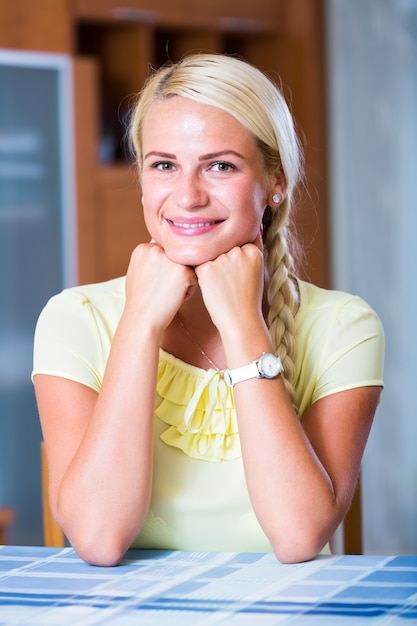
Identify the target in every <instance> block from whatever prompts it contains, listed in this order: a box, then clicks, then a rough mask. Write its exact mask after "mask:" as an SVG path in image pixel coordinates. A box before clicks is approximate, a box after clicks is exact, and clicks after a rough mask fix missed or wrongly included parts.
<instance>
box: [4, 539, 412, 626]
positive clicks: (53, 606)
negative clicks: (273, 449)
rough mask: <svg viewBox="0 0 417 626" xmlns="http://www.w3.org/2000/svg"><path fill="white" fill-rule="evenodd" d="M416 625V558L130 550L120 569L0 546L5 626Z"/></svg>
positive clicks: (70, 554)
mask: <svg viewBox="0 0 417 626" xmlns="http://www.w3.org/2000/svg"><path fill="white" fill-rule="evenodd" d="M286 623H290V624H291V625H293V624H296V625H301V624H302V625H303V626H308V625H310V624H314V625H317V626H318V625H320V626H322V625H324V624H331V625H332V626H341V625H343V626H354V625H356V624H361V625H362V626H363V625H364V624H378V625H382V624H384V625H385V624H390V625H392V624H401V625H402V626H408V625H410V624H414V623H415V624H417V556H415V557H414V556H331V557H318V558H317V559H315V560H313V561H310V562H307V563H302V564H296V565H282V564H281V563H279V562H278V561H277V560H276V558H275V557H274V555H272V554H266V555H265V554H254V553H207V552H171V551H152V550H144V551H142V550H132V551H129V552H128V553H127V554H126V557H125V559H124V560H123V563H122V564H121V565H120V566H118V567H114V568H99V567H93V566H90V565H87V564H86V563H84V562H83V561H81V560H80V559H79V558H78V557H77V556H76V554H75V553H74V551H73V550H72V549H71V548H63V549H62V548H60V549H58V548H43V547H30V546H26V547H25V546H22V547H17V546H3V547H0V625H1V626H4V625H6V624H7V626H12V625H13V626H17V625H21V626H22V625H25V626H27V625H28V624H30V625H31V626H34V625H35V626H36V625H39V626H50V625H55V624H56V625H59V626H65V625H69V624H71V626H73V625H74V624H76V626H87V625H88V626H91V625H95V624H100V626H107V625H117V626H130V625H132V626H133V625H134V626H138V625H139V626H165V625H168V624H169V625H170V626H200V625H207V626H208V625H210V626H211V625H213V624H226V625H227V626H272V625H275V624H279V625H281V624H286Z"/></svg>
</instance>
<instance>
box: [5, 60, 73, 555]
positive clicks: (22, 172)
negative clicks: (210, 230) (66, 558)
mask: <svg viewBox="0 0 417 626" xmlns="http://www.w3.org/2000/svg"><path fill="white" fill-rule="evenodd" d="M70 69H71V68H70V63H69V60H68V59H67V58H66V57H63V56H61V55H39V54H21V53H17V52H10V51H4V50H3V51H1V50H0V506H1V505H7V506H12V507H13V508H14V509H15V511H16V515H17V519H16V524H15V525H14V526H13V527H12V529H11V533H10V535H11V537H10V540H11V541H13V543H39V542H41V540H42V535H41V515H40V511H41V508H40V477H39V441H40V438H41V435H40V429H39V425H38V418H37V412H36V405H35V400H34V393H33V386H32V383H31V381H30V373H31V368H32V345H33V334H34V328H35V323H36V319H37V317H38V315H39V312H40V310H41V308H42V307H43V305H44V304H45V302H46V300H47V298H49V297H50V296H51V295H52V294H53V293H56V292H57V291H59V290H61V289H62V288H63V286H64V285H66V284H70V283H72V282H73V279H74V276H75V264H74V261H73V260H74V258H75V254H74V224H73V215H74V212H73V203H72V197H73V190H72V188H73V185H72V136H71V135H72V133H71V115H70V113H69V111H70V110H71V100H70V98H71V96H70V93H71V92H70V89H69V87H70ZM71 257H72V258H71Z"/></svg>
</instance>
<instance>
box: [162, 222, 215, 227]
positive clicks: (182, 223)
mask: <svg viewBox="0 0 417 626" xmlns="http://www.w3.org/2000/svg"><path fill="white" fill-rule="evenodd" d="M215 223H216V222H199V223H198V224H188V222H172V224H173V225H174V226H178V227H179V228H204V226H211V225H212V224H215Z"/></svg>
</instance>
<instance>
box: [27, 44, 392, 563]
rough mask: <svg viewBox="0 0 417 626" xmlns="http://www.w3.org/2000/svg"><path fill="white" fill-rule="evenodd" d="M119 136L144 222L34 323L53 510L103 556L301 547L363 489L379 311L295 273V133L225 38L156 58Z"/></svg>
mask: <svg viewBox="0 0 417 626" xmlns="http://www.w3.org/2000/svg"><path fill="white" fill-rule="evenodd" d="M130 135H131V139H132V143H133V145H134V149H135V153H136V159H137V165H138V171H139V179H140V185H141V189H142V204H143V210H144V216H145V221H146V225H147V228H148V231H149V233H150V236H151V241H150V243H146V244H141V245H138V246H137V248H136V249H135V250H134V251H133V254H132V257H131V260H130V264H129V267H128V270H127V275H126V277H125V278H119V279H116V280H113V281H109V282H107V283H102V284H96V285H89V286H85V287H79V288H73V289H69V290H66V291H64V292H63V293H62V294H60V295H58V296H55V297H54V298H52V299H51V301H50V302H49V303H48V305H47V306H46V308H45V309H44V311H43V312H42V314H41V316H40V319H39V322H38V326H37V331H36V338H35V363H34V371H33V380H34V384H35V391H36V396H37V402H38V407H39V413H40V419H41V424H42V430H43V435H44V439H45V445H46V448H47V454H48V459H49V466H50V500H51V507H52V510H53V513H54V515H55V517H56V519H57V521H58V523H59V524H60V525H61V526H62V528H63V530H64V532H65V534H66V535H67V537H68V538H69V540H70V542H71V543H72V545H73V547H74V548H75V550H76V551H77V552H78V553H79V555H80V556H81V557H82V558H83V559H85V560H86V561H88V562H90V563H93V564H96V565H114V564H117V563H118V562H119V561H120V559H121V558H122V556H123V554H124V553H125V551H126V550H127V548H129V547H130V546H133V547H145V548H167V549H181V550H225V551H230V550H231V551H245V550H246V551H258V552H260V551H274V552H275V554H276V555H277V557H278V558H279V559H280V560H281V561H282V562H297V561H303V560H306V559H310V558H312V557H314V556H315V555H317V554H318V553H319V552H320V551H322V550H326V549H327V544H328V541H329V539H330V538H331V536H332V534H333V533H334V531H335V530H336V528H337V527H338V525H339V524H340V522H341V521H342V520H343V518H344V516H345V514H346V512H347V510H348V508H349V504H350V502H351V498H352V495H353V492H354V489H355V485H356V481H357V478H358V473H359V469H360V463H361V458H362V455H363V451H364V447H365V444H366V440H367V437H368V434H369V431H370V428H371V424H372V420H373V416H374V413H375V410H376V407H377V404H378V401H379V397H380V392H381V389H382V386H383V382H382V363H383V333H382V329H381V325H380V322H379V320H378V318H377V316H376V314H375V313H374V312H373V311H372V310H371V309H370V308H369V307H368V306H367V305H366V304H365V303H364V302H363V301H362V300H361V299H359V298H357V297H352V296H350V295H348V294H344V293H340V292H334V291H325V290H323V289H319V288H318V287H315V286H313V285H310V284H307V283H305V282H303V281H301V280H299V279H297V278H296V277H295V275H294V264H293V258H292V255H291V251H290V248H289V233H288V230H289V219H290V208H291V202H292V198H293V195H294V191H295V188H296V185H297V183H298V181H299V177H300V151H299V147H298V142H297V137H296V134H295V132H294V126H293V121H292V118H291V115H290V113H289V110H288V108H287V106H286V104H285V101H284V99H283V98H282V96H281V94H280V92H279V91H278V90H277V88H276V87H275V86H274V84H273V83H272V82H271V81H270V80H269V79H268V78H267V77H266V76H265V75H264V74H262V73H261V72H259V71H258V70H257V69H255V68H253V67H251V66H250V65H248V64H247V63H245V62H243V61H240V60H237V59H235V58H229V57H227V56H222V55H195V56H189V57H186V58H185V59H184V60H183V61H181V62H180V63H178V64H175V65H169V66H167V67H164V68H162V69H161V70H159V71H158V72H157V73H156V74H154V75H153V76H152V77H151V78H150V80H149V81H148V83H147V85H146V86H145V88H144V90H143V92H142V94H141V95H140V98H139V100H138V102H137V105H136V107H135V110H134V114H133V116H132V123H131V129H130ZM260 232H262V233H263V240H264V243H263V240H262V238H261V236H260ZM264 353H266V354H267V355H268V356H264Z"/></svg>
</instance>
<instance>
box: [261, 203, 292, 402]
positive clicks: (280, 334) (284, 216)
mask: <svg viewBox="0 0 417 626" xmlns="http://www.w3.org/2000/svg"><path fill="white" fill-rule="evenodd" d="M289 204H290V202H289V199H288V197H287V198H285V200H284V201H283V203H282V204H281V205H280V206H279V207H277V208H276V209H274V210H273V209H271V208H270V207H269V208H268V213H269V215H268V218H267V220H268V221H269V224H267V229H266V231H265V256H266V268H267V272H268V276H269V285H268V291H267V298H268V304H269V313H268V326H269V331H270V334H271V338H272V342H273V344H274V346H275V351H276V353H277V354H278V355H279V357H280V358H281V361H282V364H283V367H284V379H285V385H286V388H287V391H288V393H289V395H290V397H291V398H293V397H294V387H293V385H294V382H295V380H294V379H295V367H294V358H295V339H294V335H293V326H294V316H295V313H296V312H297V309H298V304H299V298H298V291H297V289H296V287H295V285H294V282H293V280H292V278H291V273H292V271H293V258H292V255H291V253H290V251H289V247H288V239H289V233H288V226H287V222H288V213H289ZM273 211H274V212H273Z"/></svg>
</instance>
